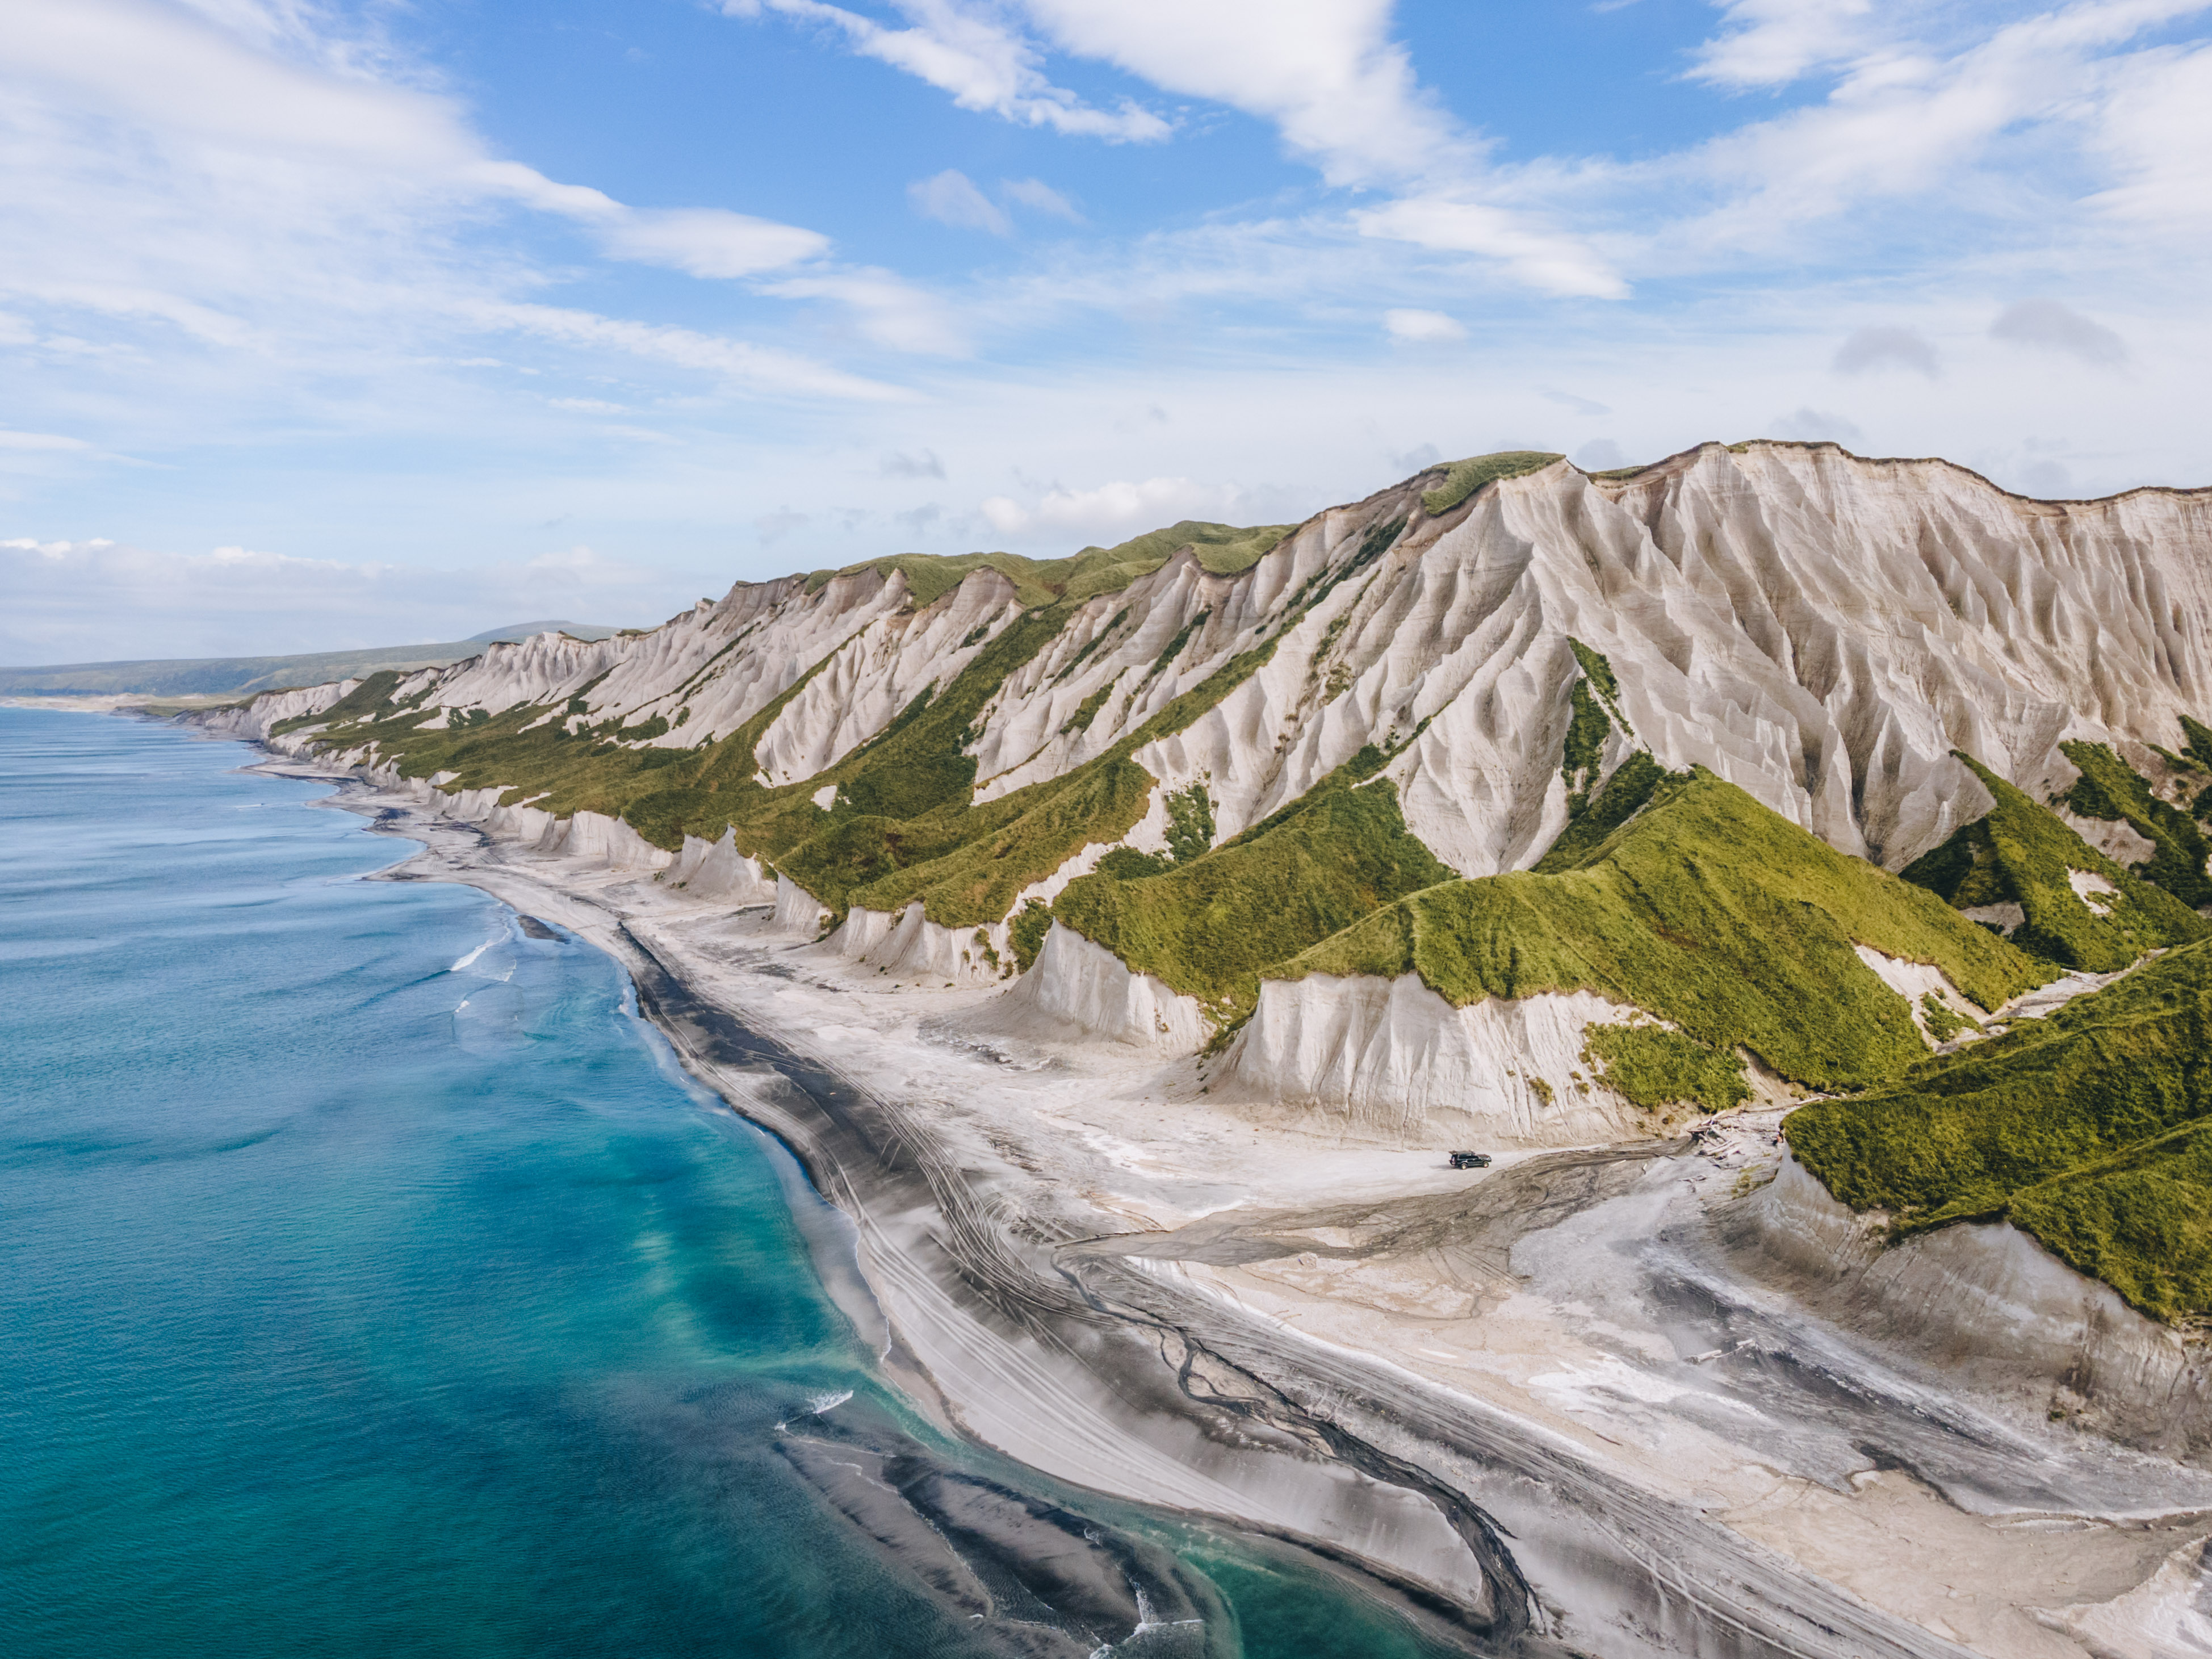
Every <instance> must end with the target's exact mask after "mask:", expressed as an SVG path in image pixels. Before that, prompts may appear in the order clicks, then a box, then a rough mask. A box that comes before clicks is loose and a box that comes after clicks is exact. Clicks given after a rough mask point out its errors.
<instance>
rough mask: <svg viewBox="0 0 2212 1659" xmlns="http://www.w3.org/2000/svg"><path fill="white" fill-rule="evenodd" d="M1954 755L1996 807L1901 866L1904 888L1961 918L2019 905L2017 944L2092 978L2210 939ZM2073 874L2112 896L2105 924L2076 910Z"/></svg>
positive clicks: (2178, 906)
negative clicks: (2093, 879)
mask: <svg viewBox="0 0 2212 1659" xmlns="http://www.w3.org/2000/svg"><path fill="white" fill-rule="evenodd" d="M1952 753H1953V754H1954V756H1956V757H1957V758H1958V759H1959V760H1960V761H1962V762H1963V763H1966V765H1967V766H1969V767H1972V769H1973V772H1974V775H1975V776H1976V777H1978V778H1979V779H1980V780H1981V781H1982V783H1983V786H1984V787H1985V788H1987V789H1988V790H1989V792H1990V794H1991V795H1992V796H1993V797H1995V799H1996V805H1993V806H1992V807H1991V808H1990V811H1989V815H1988V816H1987V817H1982V818H1978V819H1976V820H1975V821H1974V822H1973V823H1970V824H1967V825H1966V827H1965V828H1963V829H1960V830H1959V831H1958V833H1957V834H1955V835H1954V836H1952V837H1951V838H1950V839H1949V840H1948V841H1947V842H1944V843H1943V844H1942V846H1941V847H1938V848H1935V849H1934V850H1933V851H1931V852H1929V853H1925V854H1922V855H1921V856H1920V857H1919V858H1917V859H1916V860H1913V861H1912V862H1911V864H1910V865H1908V866H1905V870H1904V872H1903V875H1904V878H1905V880H1907V881H1909V882H1911V883H1913V884H1916V885H1917V886H1921V887H1925V888H1927V889H1928V890H1929V891H1930V892H1932V893H1934V894H1936V896H1938V897H1939V898H1942V899H1943V900H1944V901H1945V902H1948V903H1949V904H1951V905H1953V906H1954V907H1956V908H1959V909H1961V910H1967V909H1972V908H1977V907H1978V906H1981V905H1984V904H2007V903H2010V904H2017V905H2019V906H2020V907H2021V911H2022V912H2023V913H2024V914H2025V915H2026V917H2027V920H2026V921H2023V922H2022V923H2021V926H2020V927H2018V928H2017V929H2015V932H2014V933H2013V936H2012V937H2013V943H2014V944H2015V945H2019V946H2020V947H2021V949H2022V950H2025V951H2033V952H2034V953H2035V954H2036V955H2038V956H2039V957H2045V958H2046V959H2048V960H2050V961H2051V962H2055V963H2058V964H2059V965H2060V966H2061V967H2063V968H2078V969H2083V970H2085V971H2087V972H2089V973H2099V974H2109V973H2117V972H2118V970H2119V969H2123V968H2124V967H2126V966H2128V964H2129V963H2132V962H2134V961H2136V959H2137V958H2139V957H2142V955H2143V954H2144V953H2145V952H2146V951H2156V950H2162V949H2164V948H2166V947H2167V946H2169V945H2187V944H2190V943H2191V942H2192V941H2194V940H2197V939H2206V938H2212V923H2208V922H2206V921H2205V920H2204V919H2203V917H2202V916H2199V915H2197V913H2196V912H2195V911H2193V910H2191V908H2189V907H2188V906H2187V905H2185V904H2184V903H2182V902H2181V901H2180V900H2179V899H2177V898H2176V897H2174V896H2173V895H2172V894H2171V893H2169V892H2166V890H2163V889H2162V888H2158V887H2154V886H2152V885H2151V884H2149V883H2148V882H2146V881H2144V880H2142V878H2140V877H2138V876H2136V874H2134V873H2133V872H2130V871H2127V870H2124V869H2123V868H2121V867H2120V866H2119V865H2118V864H2116V863H2114V862H2113V861H2112V860H2111V859H2108V858H2106V856H2105V855H2104V854H2102V853H2100V852H2099V851H2097V849H2096V848H2093V847H2092V846H2090V845H2089V843H2088V842H2085V841H2083V840H2082V839H2081V836H2077V835H2075V833H2074V831H2073V830H2071V829H2068V828H2067V827H2066V824H2065V823H2063V821H2062V820H2061V819H2060V818H2059V817H2058V816H2057V814H2056V813H2054V812H2051V811H2046V810H2045V808H2044V807H2043V806H2041V805H2039V804H2038V803H2037V802H2036V801H2035V800H2033V799H2031V798H2030V797H2029V796H2028V795H2027V793H2024V792H2023V791H2021V790H2019V789H2015V787H2013V786H2012V785H2011V784H2009V783H2007V782H2006V781H2004V780H2003V779H2002V778H2001V777H1999V776H1998V775H1996V773H1994V772H1992V771H1990V769H1989V768H1987V767H1986V766H1984V765H1983V764H1982V763H1980V762H1979V761H1977V760H1975V759H1974V758H1973V757H1972V756H1971V755H1968V754H1966V753H1965V752H1964V751H1963V750H1953V751H1952ZM2077 810H2078V809H2077ZM2167 810H2168V811H2172V809H2171V808H2169V809H2167ZM2069 870H2081V871H2085V872H2087V873H2089V874H2092V875H2099V876H2102V877H2104V878H2105V879H2106V880H2107V881H2109V882H2111V883H2112V885H2113V886H2114V887H2115V888H2117V889H2118V893H2117V894H2116V895H2115V896H2113V898H2112V903H2111V914H2110V915H2103V916H2100V915H2097V913H2096V912H2095V911H2093V910H2092V909H2090V908H2089V907H2088V906H2087V905H2086V904H2084V903H2083V902H2081V896H2080V895H2079V894H2077V893H2075V890H2074V889H2073V887H2072V886H2071V885H2070V884H2069V883H2068V881H2067V876H2066V872H2068V871H2069Z"/></svg>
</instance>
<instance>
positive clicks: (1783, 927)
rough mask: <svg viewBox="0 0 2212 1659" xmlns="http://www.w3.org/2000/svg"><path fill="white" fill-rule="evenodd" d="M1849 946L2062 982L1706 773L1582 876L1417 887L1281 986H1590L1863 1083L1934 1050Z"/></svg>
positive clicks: (1718, 1039) (1689, 1028)
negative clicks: (1359, 979)
mask: <svg viewBox="0 0 2212 1659" xmlns="http://www.w3.org/2000/svg"><path fill="white" fill-rule="evenodd" d="M1854 944H1864V945H1870V946H1872V947H1873V948H1874V949H1875V950H1877V951H1881V952H1882V953H1884V954H1885V955H1887V956H1891V957H1901V958H1903V959H1905V960H1907V961H1912V962H1925V963H1934V964H1935V965H1936V966H1937V967H1939V968H1941V969H1942V970H1943V972H1944V973H1945V974H1946V975H1948V977H1949V978H1950V981H1951V982H1952V983H1953V984H1954V985H1956V986H1958V987H1960V989H1961V990H1963V991H1964V992H1965V993H1966V994H1967V995H1968V996H1969V997H1971V998H1972V999H1973V1000H1974V1001H1975V1002H1976V1003H1978V1005H1979V1006H1982V1007H1984V1008H1995V1007H1996V1006H1999V1005H2000V1004H2002V1002H2004V1001H2005V1000H2008V998H2010V997H2012V996H2015V995H2016V994H2019V993H2020V992H2021V991H2024V990H2027V989H2028V988H2030V987H2033V986H2036V985H2039V984H2042V983H2043V982H2045V981H2047V980H2049V979H2051V978H2052V977H2053V976H2054V973H2053V970H2052V969H2051V968H2049V967H2048V966H2046V965H2045V964H2043V963H2039V962H2037V961H2036V960H2034V959H2033V957H2028V956H2027V955H2026V954H2025V953H2024V952H2021V951H2017V950H2015V949H2014V948H2013V947H2012V946H2010V945H2007V944H2005V943H2004V942H2003V941H2002V940H2001V939H1996V938H1995V937H1993V936H1992V935H1991V934H1990V933H1988V932H1987V931H1986V930H1984V929H1983V928H1979V927H1975V926H1974V925H1973V924H1972V923H1971V922H1968V921H1965V920H1964V919H1963V918H1961V917H1960V916H1959V915H1957V914H1956V913H1955V912H1954V911H1952V910H1950V909H1949V908H1947V907H1945V906H1944V904H1943V903H1942V902H1941V901H1940V900H1939V899H1937V898H1936V896H1934V895H1933V894H1931V893H1929V892H1927V891H1925V890H1922V889H1919V888H1916V887H1913V886H1911V885H1909V884H1905V883H1904V882H1901V881H1899V880H1898V879H1897V878H1895V877H1893V876H1891V875H1888V874H1886V873H1885V872H1882V871H1881V870H1879V869H1877V868H1876V867H1875V866H1873V865H1870V864H1869V863H1867V862H1866V861H1865V860H1862V859H1855V858H1850V857H1848V856H1846V855H1845V854H1841V853H1838V852H1837V851H1835V850H1834V849H1833V848H1830V847H1828V846H1826V844H1825V843H1823V842H1820V840H1818V839H1817V838H1816V837H1814V836H1811V835H1808V834H1807V833H1806V832H1805V831H1804V830H1802V829H1799V828H1797V826H1796V825H1795V824H1793V823H1790V822H1789V821H1788V820H1786V819H1784V818H1783V817H1781V816H1780V815H1778V813H1775V812H1771V811H1768V810H1767V809H1766V808H1765V807H1764V806H1761V805H1759V803H1758V802H1756V801H1754V800H1753V799H1752V798H1751V797H1750V796H1749V795H1747V794H1745V793H1743V791H1741V789H1738V788H1736V787H1735V786H1733V785H1731V784H1727V783H1723V781H1721V780H1719V779H1718V778H1716V777H1714V776H1713V775H1711V774H1710V773H1707V772H1705V771H1703V770H1699V771H1698V772H1696V773H1694V774H1692V775H1690V776H1688V777H1686V778H1680V777H1670V778H1665V779H1662V780H1661V781H1658V782H1657V783H1656V786H1655V787H1653V789H1652V790H1651V792H1650V804H1649V805H1647V806H1645V808H1644V810H1643V811H1641V812H1638V813H1637V814H1636V815H1635V816H1634V817H1632V818H1631V819H1630V820H1629V821H1628V823H1626V824H1625V825H1624V826H1623V827H1622V828H1620V829H1617V830H1615V831H1613V833H1612V834H1611V835H1610V836H1607V838H1606V839H1605V840H1604V841H1603V842H1601V843H1600V844H1599V845H1598V846H1597V847H1596V848H1594V849H1592V850H1591V851H1590V852H1589V854H1586V855H1585V856H1584V857H1583V858H1582V860H1580V861H1579V862H1578V863H1577V864H1575V865H1574V866H1572V867H1571V868H1567V869H1563V870H1555V871H1553V872H1547V873H1542V874H1539V873H1537V872H1533V871H1532V872H1517V873H1514V874H1509V875H1503V876H1491V877H1486V878H1482V879H1480V880H1474V881H1455V882H1450V883H1448V884H1443V885H1440V886H1436V887H1431V888H1429V889H1427V890H1425V891H1421V892H1417V893H1415V894H1413V895H1412V896H1409V897H1407V898H1403V899H1401V900H1399V901H1397V902H1395V903H1393V904H1390V905H1389V906H1387V907H1386V908H1383V909H1382V910H1379V911H1377V912H1376V914H1374V915H1370V916H1369V917H1368V918H1366V920H1364V921H1360V922H1357V923H1355V924H1354V925H1353V926H1352V927H1348V928H1346V930H1345V931H1344V932H1343V933H1339V934H1337V935H1335V936H1334V937H1333V938H1330V939H1327V940H1325V941H1323V942H1322V943H1321V944H1319V945H1315V946H1313V947H1311V948H1310V949H1308V950H1307V951H1304V952H1303V953H1302V954H1300V955H1299V956H1298V957H1296V958H1295V959H1294V960H1292V961H1291V962H1289V963H1285V964H1282V965H1280V966H1279V967H1274V968H1271V969H1270V975H1269V976H1270V977H1273V976H1276V975H1282V976H1284V977H1289V978H1298V977H1303V976H1304V975H1307V974H1316V973H1325V974H1337V975H1355V974H1374V975H1382V976H1383V977H1385V978H1389V977H1395V975H1401V974H1408V973H1417V974H1419V975H1420V976H1421V979H1422V981H1424V982H1425V984H1427V985H1428V986H1429V987H1431V989H1433V990H1435V991H1436V992H1437V993H1438V994H1440V995H1442V996H1443V998H1444V999H1445V1000H1447V1001H1448V1002H1450V1003H1452V1004H1454V1005H1455V1006H1461V1007H1464V1006H1468V1005H1469V1004H1471V1003H1474V1002H1479V1001H1481V1000H1483V999H1485V998H1486V997H1501V998H1511V997H1525V996H1530V995H1534V994H1537V993H1539V992H1546V991H1576V990H1587V991H1594V992H1596V993H1597V994H1600V995H1601V996H1605V997H1607V998H1610V999H1611V1000H1614V1001H1617V1002H1620V1003H1625V1004H1628V1005H1630V1006H1635V1007H1638V1008H1642V1009H1644V1010H1645V1011H1646V1012H1650V1013H1652V1014H1656V1015H1657V1016H1659V1017H1660V1018H1662V1019H1665V1020H1667V1021H1668V1022H1669V1023H1671V1024H1674V1025H1676V1026H1678V1027H1680V1029H1681V1030H1682V1031H1684V1032H1685V1033H1686V1034H1687V1035H1688V1036H1691V1037H1692V1038H1694V1039H1695V1040H1696V1041H1697V1042H1700V1043H1702V1044H1704V1045H1705V1047H1706V1048H1710V1049H1711V1050H1713V1051H1715V1052H1716V1053H1717V1054H1730V1053H1732V1052H1733V1051H1734V1050H1735V1049H1736V1048H1739V1047H1741V1048H1746V1049H1748V1050H1749V1051H1750V1052H1751V1053H1753V1054H1756V1055H1757V1056H1759V1059H1760V1060H1762V1061H1764V1062H1765V1065H1766V1066H1769V1067H1770V1068H1771V1069H1772V1070H1773V1071H1775V1072H1778V1073H1780V1074H1781V1075H1782V1076H1784V1077H1785V1078H1788V1079H1791V1080H1793V1081H1795V1082H1798V1083H1802V1084H1805V1085H1810V1086H1813V1087H1820V1088H1861V1087H1864V1086H1866V1085H1869V1084H1872V1083H1875V1082H1878V1081H1880V1080H1881V1079H1885V1078H1887V1077H1891V1076H1893V1075H1895V1074H1896V1073H1899V1071H1901V1070H1902V1069H1903V1068H1904V1067H1905V1066H1907V1065H1909V1064H1911V1062H1912V1061H1914V1060H1917V1059H1918V1058H1920V1057H1921V1056H1923V1055H1924V1054H1926V1053H1927V1048H1926V1045H1925V1044H1924V1043H1923V1041H1922V1039H1921V1036H1920V1034H1919V1031H1918V1030H1917V1028H1916V1027H1915V1026H1914V1025H1913V1024H1912V1020H1911V1012H1910V1010H1909V1008H1908V1006H1907V1005H1906V1004H1905V1000H1904V999H1902V998H1901V997H1899V996H1898V995H1897V994H1896V993H1895V992H1893V991H1892V990H1890V989H1889V987H1887V986H1886V985H1884V984H1883V983H1882V982H1881V980H1880V979H1879V978H1878V977H1877V976H1876V975H1875V974H1874V972H1873V971H1872V970H1871V969H1869V968H1868V967H1867V966H1866V964H1865V963H1863V962H1861V961H1860V960H1859V958H1858V956H1857V952H1856V951H1854V950H1853V948H1852V947H1853V945H1854Z"/></svg>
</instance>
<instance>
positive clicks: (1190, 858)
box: [1167, 782, 1213, 864]
mask: <svg viewBox="0 0 2212 1659" xmlns="http://www.w3.org/2000/svg"><path fill="white" fill-rule="evenodd" d="M1167 808H1168V830H1167V836H1168V852H1169V854H1170V855H1171V856H1172V857H1173V858H1174V860H1175V861H1176V863H1177V864H1190V863H1193V862H1194V861H1195V860H1199V859H1202V858H1204V857H1205V856H1206V854H1208V853H1209V852H1211V851H1212V850H1213V802H1212V799H1211V798H1210V797H1208V796H1207V794H1206V785H1205V784H1204V783H1203V782H1199V783H1194V784H1192V785H1191V786H1190V787H1188V788H1187V789H1171V790H1170V791H1169V792H1168V797H1167Z"/></svg>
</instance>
